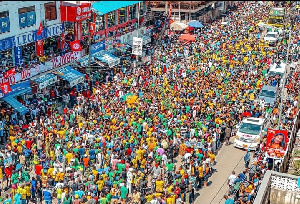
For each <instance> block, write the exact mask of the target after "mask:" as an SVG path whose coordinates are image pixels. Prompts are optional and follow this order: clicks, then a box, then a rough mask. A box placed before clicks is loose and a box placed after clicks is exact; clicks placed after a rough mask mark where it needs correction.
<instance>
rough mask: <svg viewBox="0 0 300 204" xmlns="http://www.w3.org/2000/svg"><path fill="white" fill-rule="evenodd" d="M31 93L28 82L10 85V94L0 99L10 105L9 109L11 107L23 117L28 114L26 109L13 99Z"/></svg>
mask: <svg viewBox="0 0 300 204" xmlns="http://www.w3.org/2000/svg"><path fill="white" fill-rule="evenodd" d="M31 91H32V88H31V87H30V81H25V82H23V83H19V84H16V85H12V86H11V92H9V93H8V94H5V95H4V96H3V98H1V99H2V100H3V101H5V102H6V103H8V104H9V105H11V107H13V108H14V109H15V110H17V111H18V112H19V113H20V115H24V114H25V113H27V112H28V109H27V108H26V107H25V106H24V105H23V104H22V103H20V102H19V101H17V99H15V98H14V97H16V96H19V95H23V94H31V93H32V92H31Z"/></svg>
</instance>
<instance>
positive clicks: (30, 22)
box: [27, 11, 35, 26]
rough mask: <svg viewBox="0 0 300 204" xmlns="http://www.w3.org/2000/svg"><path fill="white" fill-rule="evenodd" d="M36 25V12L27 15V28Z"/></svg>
mask: <svg viewBox="0 0 300 204" xmlns="http://www.w3.org/2000/svg"><path fill="white" fill-rule="evenodd" d="M34 24H35V11H30V12H28V13H27V26H33V25H34Z"/></svg>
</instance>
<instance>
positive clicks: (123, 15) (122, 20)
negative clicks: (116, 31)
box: [119, 7, 127, 23]
mask: <svg viewBox="0 0 300 204" xmlns="http://www.w3.org/2000/svg"><path fill="white" fill-rule="evenodd" d="M126 21H127V7H123V8H120V9H119V23H125V22H126Z"/></svg>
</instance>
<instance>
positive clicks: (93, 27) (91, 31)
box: [89, 22, 95, 36]
mask: <svg viewBox="0 0 300 204" xmlns="http://www.w3.org/2000/svg"><path fill="white" fill-rule="evenodd" d="M94 31H95V23H92V22H90V23H89V32H90V33H91V36H93V34H94Z"/></svg>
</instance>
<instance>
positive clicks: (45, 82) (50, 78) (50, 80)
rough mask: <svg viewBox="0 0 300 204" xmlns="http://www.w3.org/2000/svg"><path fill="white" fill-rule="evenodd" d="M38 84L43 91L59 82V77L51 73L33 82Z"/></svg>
mask: <svg viewBox="0 0 300 204" xmlns="http://www.w3.org/2000/svg"><path fill="white" fill-rule="evenodd" d="M33 81H35V83H37V84H38V86H39V88H40V89H43V88H45V87H47V86H49V85H51V84H54V83H55V82H56V81H57V76H56V75H54V74H51V73H48V74H45V75H43V76H40V77H39V78H37V79H35V80H33Z"/></svg>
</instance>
